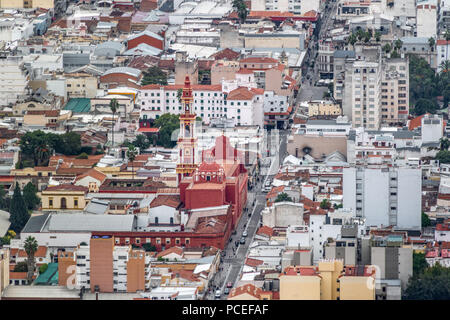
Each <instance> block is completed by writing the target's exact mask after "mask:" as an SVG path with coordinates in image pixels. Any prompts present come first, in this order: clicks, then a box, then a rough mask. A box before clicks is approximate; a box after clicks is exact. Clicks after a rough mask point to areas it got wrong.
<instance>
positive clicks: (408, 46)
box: [400, 37, 445, 69]
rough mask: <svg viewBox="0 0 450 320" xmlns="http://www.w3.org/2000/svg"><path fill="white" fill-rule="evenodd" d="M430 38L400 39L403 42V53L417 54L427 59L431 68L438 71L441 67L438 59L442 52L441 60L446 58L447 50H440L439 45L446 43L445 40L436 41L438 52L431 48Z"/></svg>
mask: <svg viewBox="0 0 450 320" xmlns="http://www.w3.org/2000/svg"><path fill="white" fill-rule="evenodd" d="M429 39H430V38H426V37H420V38H419V37H403V38H400V40H401V41H402V49H401V50H402V51H401V52H402V53H404V54H415V55H417V56H419V57H422V58H424V59H425V61H427V62H428V64H429V65H430V66H431V68H433V69H436V67H437V66H439V62H438V58H439V57H437V56H438V55H439V54H438V53H439V52H440V54H441V58H445V48H442V49H440V48H439V45H442V42H444V43H445V40H437V41H436V50H435V48H434V47H430V43H429V41H428V40H429Z"/></svg>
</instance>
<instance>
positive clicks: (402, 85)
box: [333, 44, 409, 130]
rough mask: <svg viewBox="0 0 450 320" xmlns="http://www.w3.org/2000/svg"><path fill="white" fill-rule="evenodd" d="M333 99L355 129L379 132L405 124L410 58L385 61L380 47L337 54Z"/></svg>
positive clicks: (364, 46)
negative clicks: (387, 126)
mask: <svg viewBox="0 0 450 320" xmlns="http://www.w3.org/2000/svg"><path fill="white" fill-rule="evenodd" d="M333 76H334V85H335V87H334V89H335V91H334V98H335V99H336V100H337V101H339V102H341V104H342V109H343V114H344V115H347V116H348V117H349V119H350V120H351V121H352V124H353V127H364V128H368V129H371V130H377V129H379V128H380V127H381V125H382V123H387V124H390V123H397V122H402V123H403V122H405V121H406V120H407V117H408V113H409V108H408V104H409V98H408V96H409V87H408V86H409V72H408V60H407V58H398V59H389V58H387V57H383V54H382V51H381V46H380V45H379V44H369V45H356V46H355V51H339V52H336V53H335V54H334V73H333Z"/></svg>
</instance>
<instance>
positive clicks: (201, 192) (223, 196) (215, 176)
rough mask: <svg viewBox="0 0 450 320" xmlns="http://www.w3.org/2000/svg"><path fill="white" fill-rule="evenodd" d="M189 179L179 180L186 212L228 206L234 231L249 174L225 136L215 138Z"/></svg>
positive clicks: (245, 195) (244, 201)
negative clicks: (214, 142) (212, 145)
mask: <svg viewBox="0 0 450 320" xmlns="http://www.w3.org/2000/svg"><path fill="white" fill-rule="evenodd" d="M202 157H203V158H204V159H205V158H206V159H208V160H206V161H205V160H204V161H203V162H202V163H201V164H200V165H199V167H198V169H197V170H196V171H195V172H194V174H193V175H192V176H190V177H185V178H184V179H182V180H181V182H180V185H179V188H180V199H181V201H182V202H183V203H184V206H185V208H186V209H198V208H205V207H214V206H221V205H225V204H231V206H232V228H235V226H236V225H237V223H238V222H239V219H240V217H241V214H242V211H243V209H244V207H245V204H246V202H247V183H248V173H247V170H246V169H245V167H244V165H243V163H241V161H240V158H241V157H242V154H240V153H239V152H238V151H237V150H236V149H234V148H233V147H232V146H231V144H230V140H229V139H228V138H227V137H225V136H220V137H218V138H217V139H216V144H215V146H214V147H213V148H212V149H211V150H207V151H205V152H203V155H202Z"/></svg>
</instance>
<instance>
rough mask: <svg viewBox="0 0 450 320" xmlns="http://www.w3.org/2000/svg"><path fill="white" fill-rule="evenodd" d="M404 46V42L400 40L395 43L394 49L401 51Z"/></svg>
mask: <svg viewBox="0 0 450 320" xmlns="http://www.w3.org/2000/svg"><path fill="white" fill-rule="evenodd" d="M402 46H403V41H402V40H400V39H397V40H395V42H394V48H395V49H396V50H398V51H400V49H401V48H402Z"/></svg>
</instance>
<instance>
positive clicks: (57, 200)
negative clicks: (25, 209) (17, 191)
mask: <svg viewBox="0 0 450 320" xmlns="http://www.w3.org/2000/svg"><path fill="white" fill-rule="evenodd" d="M87 192H88V188H86V187H83V186H76V185H72V184H62V185H59V186H52V187H48V188H47V189H45V190H43V191H42V193H41V198H42V210H43V211H54V210H83V209H84V207H85V206H86V204H87V203H86V198H85V197H86V194H87Z"/></svg>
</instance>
